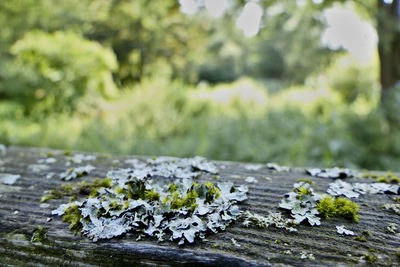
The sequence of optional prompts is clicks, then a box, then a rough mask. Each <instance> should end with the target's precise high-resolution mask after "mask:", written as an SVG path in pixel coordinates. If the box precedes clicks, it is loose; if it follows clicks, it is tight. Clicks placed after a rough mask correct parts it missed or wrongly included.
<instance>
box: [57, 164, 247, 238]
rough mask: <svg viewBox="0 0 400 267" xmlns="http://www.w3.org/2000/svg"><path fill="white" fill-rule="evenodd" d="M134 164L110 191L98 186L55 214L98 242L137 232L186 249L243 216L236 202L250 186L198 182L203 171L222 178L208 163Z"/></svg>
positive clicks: (115, 176) (118, 174)
mask: <svg viewBox="0 0 400 267" xmlns="http://www.w3.org/2000/svg"><path fill="white" fill-rule="evenodd" d="M133 165H134V167H136V168H131V169H119V170H113V171H110V172H108V174H107V177H108V178H109V179H110V183H109V186H108V185H107V186H103V187H96V188H95V190H92V191H91V193H90V194H89V196H88V198H86V199H84V200H82V201H74V202H71V203H67V204H63V205H61V206H60V207H59V208H58V209H56V210H54V211H53V212H52V214H53V215H59V216H64V217H63V220H64V221H66V222H68V223H70V228H71V229H72V230H74V231H76V232H79V233H81V234H82V235H84V236H87V237H88V238H90V239H92V240H93V241H97V240H100V239H109V238H112V237H115V236H120V235H122V234H124V233H126V232H129V231H131V232H135V233H137V234H138V235H139V236H141V235H148V236H151V237H155V238H157V239H158V240H159V241H164V240H165V239H166V238H169V240H176V241H178V244H180V245H181V244H184V243H185V242H188V243H193V242H194V240H195V239H196V238H200V239H201V238H204V237H205V234H206V233H207V232H218V231H220V230H224V229H225V228H226V226H227V225H229V224H230V223H231V222H232V221H234V220H235V219H236V218H238V217H239V215H240V214H241V212H240V210H239V208H238V206H237V205H236V203H237V202H240V201H243V200H245V199H246V198H247V196H246V192H247V187H245V186H239V187H234V186H233V184H232V183H217V184H214V183H212V182H207V183H198V182H196V181H195V180H193V178H194V177H197V176H198V175H199V174H201V173H202V172H208V173H217V168H216V167H215V165H214V164H212V163H210V162H207V161H206V160H205V159H203V158H199V157H196V158H193V159H182V160H178V159H174V160H171V159H165V158H158V159H152V160H149V161H147V162H146V163H143V162H135V163H134V164H133Z"/></svg>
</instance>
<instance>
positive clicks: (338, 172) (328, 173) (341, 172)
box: [306, 167, 355, 178]
mask: <svg viewBox="0 0 400 267" xmlns="http://www.w3.org/2000/svg"><path fill="white" fill-rule="evenodd" d="M306 173H307V174H309V175H311V176H315V177H319V178H351V177H354V175H355V173H354V171H352V170H350V169H341V168H338V167H335V168H331V169H318V168H310V169H306Z"/></svg>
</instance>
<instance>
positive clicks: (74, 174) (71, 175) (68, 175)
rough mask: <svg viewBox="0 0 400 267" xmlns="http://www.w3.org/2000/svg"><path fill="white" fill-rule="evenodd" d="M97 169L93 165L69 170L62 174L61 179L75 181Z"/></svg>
mask: <svg viewBox="0 0 400 267" xmlns="http://www.w3.org/2000/svg"><path fill="white" fill-rule="evenodd" d="M95 169H96V168H95V167H94V166H92V165H86V166H81V167H75V168H69V169H68V170H66V171H65V172H63V173H61V174H60V179H61V180H65V181H70V180H74V179H76V178H78V177H82V176H84V175H87V174H90V173H91V172H92V171H94V170H95Z"/></svg>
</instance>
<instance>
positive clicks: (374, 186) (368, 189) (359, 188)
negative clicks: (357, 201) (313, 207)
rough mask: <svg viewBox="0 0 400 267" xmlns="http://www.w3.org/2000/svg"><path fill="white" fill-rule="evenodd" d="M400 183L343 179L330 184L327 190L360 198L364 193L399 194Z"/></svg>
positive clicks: (337, 194) (333, 194)
mask: <svg viewBox="0 0 400 267" xmlns="http://www.w3.org/2000/svg"><path fill="white" fill-rule="evenodd" d="M399 191H400V187H399V185H394V184H387V183H354V184H351V183H347V182H344V181H342V180H336V181H335V182H334V183H330V184H329V188H328V190H327V191H326V192H327V193H328V194H330V195H331V196H342V195H343V196H345V197H347V198H358V197H359V196H360V195H364V194H386V193H390V194H398V193H399Z"/></svg>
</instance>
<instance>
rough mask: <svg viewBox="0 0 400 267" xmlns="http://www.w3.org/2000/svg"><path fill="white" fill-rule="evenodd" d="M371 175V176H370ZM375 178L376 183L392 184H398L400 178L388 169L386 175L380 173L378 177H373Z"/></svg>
mask: <svg viewBox="0 0 400 267" xmlns="http://www.w3.org/2000/svg"><path fill="white" fill-rule="evenodd" d="M371 177H372V176H371ZM373 178H376V182H378V183H387V184H388V183H392V184H398V183H400V178H399V177H398V176H396V175H394V174H393V172H391V171H388V172H387V174H386V175H381V176H379V177H377V176H376V177H373Z"/></svg>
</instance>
